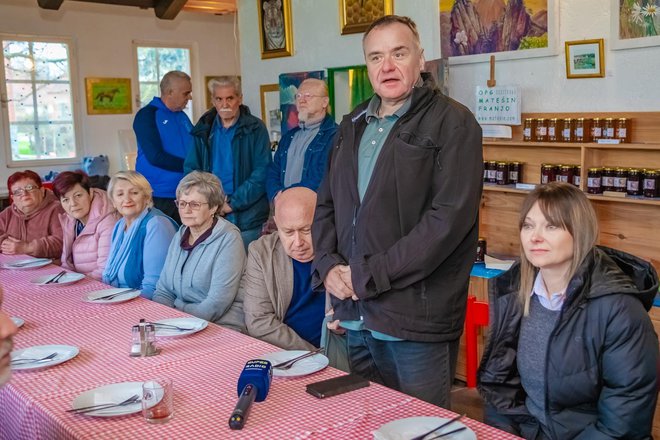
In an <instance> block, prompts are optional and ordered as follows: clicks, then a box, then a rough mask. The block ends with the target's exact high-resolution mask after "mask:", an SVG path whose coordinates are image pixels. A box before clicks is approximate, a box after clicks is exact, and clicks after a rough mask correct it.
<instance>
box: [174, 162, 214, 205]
mask: <svg viewBox="0 0 660 440" xmlns="http://www.w3.org/2000/svg"><path fill="white" fill-rule="evenodd" d="M193 188H194V189H196V190H197V191H199V193H200V194H201V195H203V196H204V198H205V199H206V203H208V204H209V209H213V208H215V207H217V208H218V210H217V211H216V213H215V214H216V215H220V210H221V209H222V206H223V205H224V204H225V191H224V190H223V189H222V183H220V179H218V177H217V176H216V175H215V174H211V173H206V172H204V171H193V172H191V173H190V174H187V175H186V176H185V177H184V178H183V179H181V181H180V182H179V185H178V186H177V187H176V198H177V199H179V198H180V197H181V195H182V194H184V193H187V192H188V191H190V190H191V189H193Z"/></svg>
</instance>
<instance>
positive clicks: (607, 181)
mask: <svg viewBox="0 0 660 440" xmlns="http://www.w3.org/2000/svg"><path fill="white" fill-rule="evenodd" d="M600 186H601V187H602V188H603V191H614V168H610V167H605V168H603V172H602V173H601V179H600Z"/></svg>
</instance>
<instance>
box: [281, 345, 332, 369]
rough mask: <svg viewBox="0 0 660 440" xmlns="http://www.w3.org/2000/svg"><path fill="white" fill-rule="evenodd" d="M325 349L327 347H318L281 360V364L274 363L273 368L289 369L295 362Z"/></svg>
mask: <svg viewBox="0 0 660 440" xmlns="http://www.w3.org/2000/svg"><path fill="white" fill-rule="evenodd" d="M323 350H325V347H320V348H317V349H316V350H312V351H308V352H307V353H305V354H302V355H300V356H297V357H294V358H293V359H289V360H288V361H284V362H280V363H279V364H276V365H273V368H276V369H278V370H289V369H290V368H291V367H293V364H295V363H296V362H298V361H301V360H303V359H306V358H308V357H310V356H314V355H315V354H317V353H321V352H322V351H323Z"/></svg>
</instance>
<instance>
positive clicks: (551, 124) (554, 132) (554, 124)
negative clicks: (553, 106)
mask: <svg viewBox="0 0 660 440" xmlns="http://www.w3.org/2000/svg"><path fill="white" fill-rule="evenodd" d="M558 140H559V124H558V119H557V118H552V119H548V142H557V141H558Z"/></svg>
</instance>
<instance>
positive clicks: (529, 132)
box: [523, 118, 534, 141]
mask: <svg viewBox="0 0 660 440" xmlns="http://www.w3.org/2000/svg"><path fill="white" fill-rule="evenodd" d="M533 140H534V119H532V118H525V122H524V124H523V141H533Z"/></svg>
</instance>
